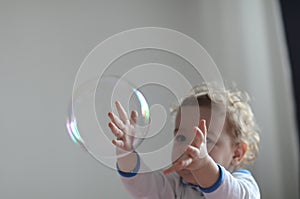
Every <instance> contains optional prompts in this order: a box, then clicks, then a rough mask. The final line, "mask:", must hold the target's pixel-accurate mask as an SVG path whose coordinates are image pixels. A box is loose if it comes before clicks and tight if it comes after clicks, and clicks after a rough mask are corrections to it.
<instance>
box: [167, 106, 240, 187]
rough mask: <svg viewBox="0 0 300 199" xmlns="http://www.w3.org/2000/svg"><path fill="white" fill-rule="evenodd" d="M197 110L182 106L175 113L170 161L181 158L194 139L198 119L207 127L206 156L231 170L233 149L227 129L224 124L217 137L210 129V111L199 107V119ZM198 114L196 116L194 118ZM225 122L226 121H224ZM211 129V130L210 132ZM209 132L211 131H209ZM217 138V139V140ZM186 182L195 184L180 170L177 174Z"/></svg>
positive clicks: (226, 125) (204, 107)
mask: <svg viewBox="0 0 300 199" xmlns="http://www.w3.org/2000/svg"><path fill="white" fill-rule="evenodd" d="M198 112H199V109H197V107H195V106H183V107H181V110H180V111H179V112H178V113H177V116H176V121H175V130H174V136H175V139H174V146H173V154H172V159H173V160H178V159H181V158H183V156H184V155H182V154H183V152H184V150H185V149H186V147H187V145H189V144H191V141H192V140H193V138H194V135H195V134H194V131H193V128H194V126H198V125H199V122H200V119H205V120H206V125H207V129H208V132H207V140H206V144H207V149H208V154H209V155H210V156H211V157H212V159H213V160H214V161H215V162H216V163H219V164H220V165H222V166H223V167H224V168H226V169H227V170H229V171H230V170H232V168H231V167H232V165H231V163H232V160H233V157H234V147H233V141H232V137H231V136H230V134H229V133H228V131H229V127H228V124H227V123H226V122H225V123H224V126H223V130H222V132H221V134H220V135H217V132H213V129H214V127H213V124H212V126H211V127H210V128H208V127H209V125H210V122H211V121H210V119H211V110H210V108H209V107H206V106H200V119H199V120H197V119H194V118H199V114H198ZM197 114H198V116H196V115H197ZM225 121H226V120H225ZM211 129H212V130H211ZM210 130H211V131H210ZM218 136H219V139H217V138H218ZM175 162H176V161H175ZM177 173H178V174H179V175H180V176H181V177H182V178H183V179H184V180H185V181H186V182H189V183H192V184H197V182H196V181H195V179H194V177H193V175H192V174H191V172H190V171H189V170H181V171H178V172H177Z"/></svg>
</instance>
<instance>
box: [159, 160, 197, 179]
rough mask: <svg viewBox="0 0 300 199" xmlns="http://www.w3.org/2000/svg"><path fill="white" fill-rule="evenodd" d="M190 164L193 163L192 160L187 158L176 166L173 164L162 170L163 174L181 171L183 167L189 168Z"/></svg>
mask: <svg viewBox="0 0 300 199" xmlns="http://www.w3.org/2000/svg"><path fill="white" fill-rule="evenodd" d="M192 162H193V159H192V158H191V157H188V158H187V159H185V160H180V161H179V162H177V163H176V164H174V165H173V166H171V167H170V168H168V169H166V170H164V174H165V175H168V174H170V173H173V172H175V171H179V170H182V169H184V168H185V167H187V166H189V165H190V164H191V163H192Z"/></svg>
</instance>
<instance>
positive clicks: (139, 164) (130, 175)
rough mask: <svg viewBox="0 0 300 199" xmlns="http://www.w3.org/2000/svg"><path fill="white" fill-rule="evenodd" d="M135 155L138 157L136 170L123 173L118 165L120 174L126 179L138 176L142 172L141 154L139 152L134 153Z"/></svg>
mask: <svg viewBox="0 0 300 199" xmlns="http://www.w3.org/2000/svg"><path fill="white" fill-rule="evenodd" d="M134 153H135V154H136V155H137V163H136V166H135V168H134V169H133V170H132V171H130V172H124V171H121V170H120V168H119V165H118V163H117V170H118V173H119V174H120V175H121V176H123V177H126V178H130V177H133V176H135V175H136V174H138V171H139V170H140V166H141V160H140V156H139V154H138V153H137V152H134Z"/></svg>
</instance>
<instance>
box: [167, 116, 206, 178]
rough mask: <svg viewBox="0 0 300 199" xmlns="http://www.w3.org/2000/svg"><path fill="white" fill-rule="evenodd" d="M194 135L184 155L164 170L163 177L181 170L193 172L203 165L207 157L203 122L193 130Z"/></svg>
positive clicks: (204, 124)
mask: <svg viewBox="0 0 300 199" xmlns="http://www.w3.org/2000/svg"><path fill="white" fill-rule="evenodd" d="M194 133H195V137H194V140H193V141H192V143H191V144H190V145H188V146H187V148H186V150H185V153H184V154H183V155H182V156H181V157H180V158H179V159H178V160H176V161H175V162H174V163H173V165H172V166H171V167H170V168H168V169H166V170H164V174H165V175H167V174H170V173H172V172H175V171H180V170H182V169H187V170H190V171H194V170H197V169H200V168H202V166H204V165H205V163H206V160H207V158H206V157H207V155H208V153H207V149H206V135H207V128H206V122H205V120H201V121H200V125H199V127H195V128H194Z"/></svg>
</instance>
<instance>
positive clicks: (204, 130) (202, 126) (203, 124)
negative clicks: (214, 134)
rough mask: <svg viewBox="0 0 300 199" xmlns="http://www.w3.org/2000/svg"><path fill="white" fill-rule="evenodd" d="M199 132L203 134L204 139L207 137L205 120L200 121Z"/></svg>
mask: <svg viewBox="0 0 300 199" xmlns="http://www.w3.org/2000/svg"><path fill="white" fill-rule="evenodd" d="M200 130H201V131H202V133H203V134H204V137H206V135H207V126H206V120H203V119H202V120H200Z"/></svg>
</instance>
